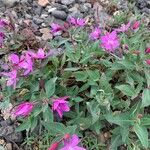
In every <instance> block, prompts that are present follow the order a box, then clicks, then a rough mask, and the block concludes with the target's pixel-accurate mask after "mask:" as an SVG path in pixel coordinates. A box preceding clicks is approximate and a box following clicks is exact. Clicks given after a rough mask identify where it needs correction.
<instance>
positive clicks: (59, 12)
mask: <svg viewBox="0 0 150 150" xmlns="http://www.w3.org/2000/svg"><path fill="white" fill-rule="evenodd" d="M52 16H54V17H55V18H57V19H61V20H66V18H67V13H66V12H65V11H62V10H54V11H52Z"/></svg>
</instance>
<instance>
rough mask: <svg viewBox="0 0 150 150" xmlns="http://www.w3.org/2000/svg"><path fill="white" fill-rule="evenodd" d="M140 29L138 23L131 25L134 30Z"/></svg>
mask: <svg viewBox="0 0 150 150" xmlns="http://www.w3.org/2000/svg"><path fill="white" fill-rule="evenodd" d="M139 27H140V22H139V21H135V22H134V24H133V25H132V29H133V30H136V29H138V28H139Z"/></svg>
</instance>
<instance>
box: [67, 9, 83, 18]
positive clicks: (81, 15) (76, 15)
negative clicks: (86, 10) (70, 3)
mask: <svg viewBox="0 0 150 150" xmlns="http://www.w3.org/2000/svg"><path fill="white" fill-rule="evenodd" d="M70 17H75V18H83V14H82V13H81V12H80V11H79V10H76V11H73V12H72V13H70V14H68V17H67V20H68V19H69V18H70Z"/></svg>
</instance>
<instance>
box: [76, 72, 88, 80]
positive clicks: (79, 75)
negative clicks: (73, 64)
mask: <svg viewBox="0 0 150 150" xmlns="http://www.w3.org/2000/svg"><path fill="white" fill-rule="evenodd" d="M74 76H75V78H76V81H83V82H85V81H86V79H87V77H88V76H87V74H86V72H85V71H77V72H74Z"/></svg>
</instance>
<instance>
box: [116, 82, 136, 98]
mask: <svg viewBox="0 0 150 150" xmlns="http://www.w3.org/2000/svg"><path fill="white" fill-rule="evenodd" d="M116 88H117V89H118V90H120V91H121V92H122V93H123V94H124V95H127V96H133V95H134V94H135V92H134V89H133V88H132V87H131V86H130V85H127V84H123V85H119V86H116Z"/></svg>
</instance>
